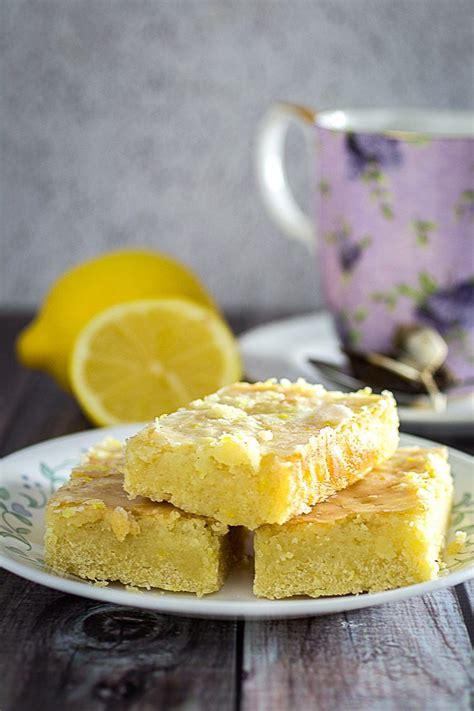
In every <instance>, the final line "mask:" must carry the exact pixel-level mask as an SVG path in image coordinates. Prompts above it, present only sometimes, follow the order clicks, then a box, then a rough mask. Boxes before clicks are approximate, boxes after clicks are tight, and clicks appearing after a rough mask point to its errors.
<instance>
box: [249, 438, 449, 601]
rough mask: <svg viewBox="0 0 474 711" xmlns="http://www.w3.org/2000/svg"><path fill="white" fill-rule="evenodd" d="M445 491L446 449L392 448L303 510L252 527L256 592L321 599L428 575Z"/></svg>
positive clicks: (439, 540)
mask: <svg viewBox="0 0 474 711" xmlns="http://www.w3.org/2000/svg"><path fill="white" fill-rule="evenodd" d="M452 491H453V484H452V479H451V474H450V468H449V464H448V461H447V451H446V449H444V448H442V447H440V448H432V449H421V448H418V447H411V448H401V449H399V450H398V451H397V452H396V453H395V454H394V455H393V456H392V457H391V458H390V459H389V460H387V461H386V462H385V463H384V464H382V465H380V466H379V467H377V468H376V469H374V470H373V471H372V472H371V473H370V474H368V475H367V476H366V477H365V478H364V479H362V480H360V481H358V482H356V483H355V484H353V485H352V486H350V487H348V488H347V489H344V490H343V491H339V492H337V493H336V494H334V495H333V496H332V497H330V498H329V499H327V500H326V501H323V502H321V503H319V504H316V506H314V507H313V509H312V510H311V512H310V513H308V514H306V515H302V516H297V517H295V518H293V519H292V520H290V521H288V522H287V523H285V524H284V525H281V526H278V525H271V526H269V525H266V526H262V527H261V528H259V529H257V531H256V532H255V543H254V545H255V581H254V592H255V594H256V595H258V596H260V597H267V598H284V597H291V596H293V595H310V596H311V597H320V596H323V595H345V594H350V593H362V592H375V591H379V590H387V589H389V588H395V587H399V586H403V585H411V584H414V583H420V582H424V581H426V580H431V579H432V578H434V577H436V575H437V574H438V572H439V569H440V552H441V550H442V547H443V544H444V538H445V533H446V527H447V523H448V519H449V514H450V510H451V499H452ZM458 540H460V539H459V537H458Z"/></svg>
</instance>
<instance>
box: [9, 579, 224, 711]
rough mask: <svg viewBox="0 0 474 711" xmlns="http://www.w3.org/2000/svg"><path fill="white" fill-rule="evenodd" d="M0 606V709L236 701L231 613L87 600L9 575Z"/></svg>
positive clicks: (217, 705) (218, 705) (93, 709)
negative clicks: (167, 611) (199, 615)
mask: <svg viewBox="0 0 474 711" xmlns="http://www.w3.org/2000/svg"><path fill="white" fill-rule="evenodd" d="M0 607H1V609H2V611H3V614H2V616H1V618H0V638H1V640H2V652H1V654H2V679H3V680H4V682H3V683H2V688H1V691H0V708H2V710H5V711H6V710H9V709H14V710H15V711H38V709H45V710H46V709H47V710H48V711H55V710H56V709H57V710H58V711H64V710H66V709H67V710H68V711H69V710H70V711H76V710H77V711H86V710H87V711H104V710H105V709H114V711H117V710H120V709H133V710H135V709H136V710H137V711H138V710H140V711H141V710H142V709H143V710H145V709H146V710H147V709H150V711H151V709H153V710H156V709H159V708H166V709H177V708H193V709H211V710H212V709H215V710H216V711H221V710H222V711H227V709H228V710H229V711H230V710H231V709H233V708H234V698H235V679H236V675H235V643H234V642H235V629H236V625H235V623H232V622H218V621H212V620H192V619H190V618H184V617H173V616H170V615H160V614H158V613H154V612H150V611H145V610H138V609H133V608H129V607H123V606H119V605H109V604H104V603H97V602H92V601H87V600H83V599H81V598H78V597H75V596H73V595H64V594H61V593H58V592H55V591H51V590H48V589H46V588H43V587H40V586H38V585H34V584H32V583H27V582H26V581H22V580H21V579H19V578H16V576H13V575H9V576H6V577H5V578H4V579H3V583H2V587H1V590H0Z"/></svg>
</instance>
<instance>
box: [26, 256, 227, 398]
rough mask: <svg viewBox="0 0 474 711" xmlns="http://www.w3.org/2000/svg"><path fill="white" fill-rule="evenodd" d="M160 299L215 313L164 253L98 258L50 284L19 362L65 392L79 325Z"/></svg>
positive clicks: (29, 328)
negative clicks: (105, 312) (41, 372)
mask: <svg viewBox="0 0 474 711" xmlns="http://www.w3.org/2000/svg"><path fill="white" fill-rule="evenodd" d="M161 296H178V297H185V298H188V299H190V300H192V301H195V302H197V303H199V304H202V305H204V306H207V307H208V308H209V307H210V308H211V309H213V310H216V307H215V304H214V302H213V301H212V299H211V297H210V296H209V294H208V293H207V292H206V290H205V289H204V288H203V287H202V286H201V284H200V283H199V280H198V279H197V277H196V276H195V275H194V274H193V273H192V272H191V271H190V270H189V269H187V268H186V267H184V266H183V265H181V264H179V263H178V262H176V261H175V260H174V259H171V258H170V257H168V256H166V255H164V254H160V253H158V252H152V251H147V250H123V251H117V252H110V253H107V254H103V255H100V256H99V257H96V258H95V259H91V260H90V261H87V262H84V263H83V264H79V265H78V266H75V267H73V268H72V269H70V270H69V271H67V272H65V273H64V274H63V275H62V276H61V277H60V278H59V279H58V280H57V281H56V282H55V283H54V284H53V285H52V287H51V289H50V290H49V292H48V294H47V295H46V298H45V300H44V303H43V305H42V307H41V309H40V312H39V314H38V316H37V317H36V318H35V319H34V321H32V322H31V323H30V324H29V325H28V326H27V327H26V328H25V329H24V330H23V331H22V332H21V333H20V335H19V337H18V340H17V353H18V357H19V359H20V361H21V363H23V365H25V366H27V367H29V368H36V369H39V370H45V371H46V372H48V373H50V374H51V375H52V376H53V377H54V378H56V380H57V381H58V382H59V384H60V385H62V386H63V387H64V388H66V389H69V378H68V364H69V359H70V355H71V352H72V349H73V346H74V342H75V340H76V338H77V336H78V334H79V332H80V331H81V329H82V328H83V326H85V324H86V323H88V322H89V321H90V319H91V318H92V317H93V316H95V315H96V314H97V313H99V312H100V311H103V310H104V309H106V308H108V307H109V306H114V305H115V304H120V303H123V302H126V301H134V300H136V299H149V298H157V297H161Z"/></svg>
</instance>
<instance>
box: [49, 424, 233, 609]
mask: <svg viewBox="0 0 474 711" xmlns="http://www.w3.org/2000/svg"><path fill="white" fill-rule="evenodd" d="M122 463H123V447H122V445H121V444H120V443H119V442H117V441H116V440H112V439H110V438H109V439H107V440H104V441H103V442H101V443H100V444H99V445H98V446H96V447H93V448H92V449H90V450H89V451H88V452H87V453H86V455H85V456H84V458H83V461H82V462H81V464H80V466H78V467H76V468H75V469H73V471H72V472H71V477H70V480H69V481H68V482H67V483H66V484H64V485H63V486H62V487H61V488H60V489H59V490H58V491H57V492H56V493H55V494H53V496H52V497H51V499H50V501H49V502H48V507H47V511H46V531H45V562H46V563H47V565H49V566H51V567H52V568H53V569H54V570H55V571H57V572H59V573H73V574H75V575H78V576H79V577H82V578H86V579H88V580H91V581H94V582H95V583H96V584H98V585H105V584H107V581H109V580H110V581H120V582H122V583H124V584H125V585H128V586H132V587H133V588H146V589H149V588H152V587H160V588H164V589H166V590H172V591H187V592H194V593H196V594H197V595H204V594H207V593H211V592H214V591H216V590H219V588H220V587H221V586H222V584H223V582H224V579H225V577H226V575H227V572H228V570H229V568H230V564H231V560H232V559H233V556H234V553H235V549H236V542H237V540H238V533H237V532H234V531H232V532H230V531H229V529H228V527H227V526H226V525H225V524H222V523H220V522H218V521H214V520H213V519H208V518H204V517H203V516H195V515H192V514H189V513H185V512H183V511H179V510H178V509H176V508H175V507H174V506H172V505H171V504H168V503H155V502H152V501H149V500H147V499H143V498H141V497H139V498H136V499H134V500H133V501H130V500H129V498H128V497H127V495H126V494H125V492H124V490H123V474H122V472H121V471H120V469H121V466H122Z"/></svg>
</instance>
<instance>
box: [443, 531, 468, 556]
mask: <svg viewBox="0 0 474 711" xmlns="http://www.w3.org/2000/svg"><path fill="white" fill-rule="evenodd" d="M466 541H467V534H466V531H456V533H455V534H454V538H453V540H452V541H451V542H450V543H448V545H447V546H446V553H447V555H458V553H462V552H463V550H464V547H465V545H466Z"/></svg>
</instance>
